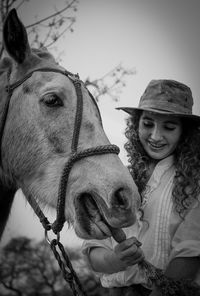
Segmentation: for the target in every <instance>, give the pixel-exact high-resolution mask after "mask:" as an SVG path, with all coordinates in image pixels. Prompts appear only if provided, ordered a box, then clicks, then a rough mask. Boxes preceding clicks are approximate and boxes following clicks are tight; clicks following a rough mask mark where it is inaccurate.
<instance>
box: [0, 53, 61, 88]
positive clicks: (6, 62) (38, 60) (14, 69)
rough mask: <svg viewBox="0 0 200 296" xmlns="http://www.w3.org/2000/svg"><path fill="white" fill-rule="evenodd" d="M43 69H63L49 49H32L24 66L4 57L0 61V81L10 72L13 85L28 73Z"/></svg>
mask: <svg viewBox="0 0 200 296" xmlns="http://www.w3.org/2000/svg"><path fill="white" fill-rule="evenodd" d="M42 67H52V68H62V67H61V66H59V64H58V63H57V62H56V60H55V58H54V57H53V55H52V54H51V53H50V52H49V51H48V50H47V49H45V48H42V49H36V48H32V49H31V53H30V54H29V56H28V57H27V59H26V60H25V61H24V63H22V64H17V63H16V62H15V61H14V60H13V59H12V58H10V57H7V56H6V57H4V58H3V59H2V60H1V61H0V79H2V77H3V74H5V73H8V71H9V72H10V77H11V81H10V83H13V82H15V81H17V80H20V79H21V78H24V76H25V75H26V74H27V73H29V72H31V71H33V70H34V69H36V68H42ZM4 85H5V81H4Z"/></svg>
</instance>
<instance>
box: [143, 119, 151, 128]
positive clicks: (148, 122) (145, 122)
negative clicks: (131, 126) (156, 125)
mask: <svg viewBox="0 0 200 296" xmlns="http://www.w3.org/2000/svg"><path fill="white" fill-rule="evenodd" d="M143 125H144V127H147V128H150V127H153V123H152V122H150V121H143Z"/></svg>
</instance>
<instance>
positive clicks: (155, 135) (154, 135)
mask: <svg viewBox="0 0 200 296" xmlns="http://www.w3.org/2000/svg"><path fill="white" fill-rule="evenodd" d="M151 139H152V140H154V141H159V140H161V139H162V131H161V129H160V128H159V127H158V126H155V127H154V128H153V130H152V132H151Z"/></svg>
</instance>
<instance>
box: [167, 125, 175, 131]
mask: <svg viewBox="0 0 200 296" xmlns="http://www.w3.org/2000/svg"><path fill="white" fill-rule="evenodd" d="M175 128H176V127H175V126H165V129H166V130H168V131H173V130H175Z"/></svg>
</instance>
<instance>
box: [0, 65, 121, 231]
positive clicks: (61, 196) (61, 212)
mask: <svg viewBox="0 0 200 296" xmlns="http://www.w3.org/2000/svg"><path fill="white" fill-rule="evenodd" d="M38 71H39V72H56V73H60V74H63V75H65V76H67V77H68V78H69V79H70V80H71V81H72V82H73V84H74V87H75V90H76V96H77V107H76V115H75V122H74V131H73V137H72V144H71V154H70V157H69V159H68V161H67V162H66V164H65V166H64V169H63V172H62V176H61V179H60V184H59V191H58V201H57V217H56V220H55V221H54V223H53V224H50V222H49V221H48V219H47V218H46V217H45V215H44V213H43V212H42V210H41V209H40V207H39V205H38V203H37V202H36V200H35V199H34V198H33V197H32V196H29V195H28V194H26V198H27V200H28V201H29V203H30V205H31V207H32V208H33V210H34V211H35V213H36V215H37V216H38V217H39V219H40V222H41V223H42V225H43V227H44V228H45V230H50V229H52V230H53V231H54V233H56V234H58V233H59V232H60V231H61V230H62V228H63V225H64V223H65V197H66V190H67V183H68V178H69V174H70V171H71V169H72V167H73V165H74V164H75V163H76V162H77V161H78V160H80V159H83V158H85V157H90V156H94V155H102V154H107V153H114V154H118V153H119V148H118V147H117V146H116V145H103V146H97V147H91V148H88V149H85V150H83V151H77V150H78V141H79V134H80V128H81V122H82V114H83V95H82V90H81V84H82V81H81V80H80V79H79V76H78V74H73V73H71V72H69V71H67V70H61V69H58V68H48V67H43V68H37V69H34V70H32V71H30V72H29V73H28V74H27V75H25V76H24V77H23V78H22V79H20V80H18V81H16V82H15V83H13V84H11V85H10V84H9V76H10V73H9V74H8V85H7V86H6V91H7V93H8V96H7V101H6V104H5V107H4V111H3V119H2V122H1V126H0V147H1V145H2V138H3V132H4V127H5V123H6V118H7V114H8V110H9V103H10V99H11V96H12V93H13V91H14V89H15V88H17V87H18V86H20V85H21V84H22V83H23V82H25V81H26V80H27V79H28V78H30V77H31V76H32V74H33V73H34V72H38ZM89 95H90V97H91V99H92V101H93V103H94V104H95V105H96V107H97V110H98V112H99V115H100V111H99V108H98V106H97V103H96V101H95V99H94V98H93V96H92V95H91V94H90V93H89ZM100 119H101V116H100ZM101 123H102V122H101ZM0 160H2V159H0ZM1 164H2V161H1Z"/></svg>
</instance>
